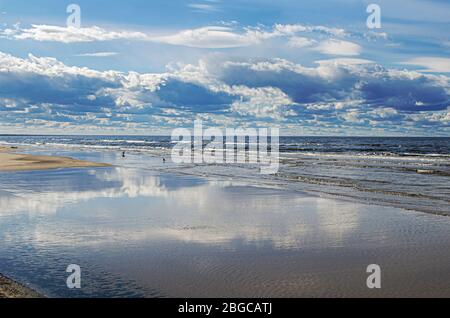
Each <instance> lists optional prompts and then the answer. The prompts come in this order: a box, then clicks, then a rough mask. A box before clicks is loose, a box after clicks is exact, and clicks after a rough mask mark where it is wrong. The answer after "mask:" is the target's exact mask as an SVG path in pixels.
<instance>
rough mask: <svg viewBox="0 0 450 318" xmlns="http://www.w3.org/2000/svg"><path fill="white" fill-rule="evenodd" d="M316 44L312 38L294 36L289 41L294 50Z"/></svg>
mask: <svg viewBox="0 0 450 318" xmlns="http://www.w3.org/2000/svg"><path fill="white" fill-rule="evenodd" d="M316 43H317V41H316V40H313V39H310V38H305V37H300V36H293V37H291V38H290V39H289V42H288V45H289V46H290V47H293V48H303V47H311V46H312V45H314V44H316Z"/></svg>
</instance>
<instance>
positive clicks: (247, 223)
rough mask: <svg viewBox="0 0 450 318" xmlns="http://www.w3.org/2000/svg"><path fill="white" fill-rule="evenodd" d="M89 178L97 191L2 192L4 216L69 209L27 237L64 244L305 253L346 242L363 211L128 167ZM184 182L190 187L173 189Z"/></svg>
mask: <svg viewBox="0 0 450 318" xmlns="http://www.w3.org/2000/svg"><path fill="white" fill-rule="evenodd" d="M89 177H90V178H94V179H95V180H93V182H95V186H96V187H97V188H98V190H94V189H92V186H90V187H89V188H91V189H90V190H82V189H81V190H79V191H73V190H71V186H67V187H61V189H55V190H54V191H43V192H40V191H39V190H38V189H33V191H25V192H24V193H15V194H11V195H5V194H4V193H0V215H4V216H8V215H11V216H13V215H14V214H20V213H31V214H33V213H37V214H43V215H44V216H45V215H48V214H55V213H56V212H58V211H60V210H61V209H64V211H68V212H69V213H65V214H62V215H56V217H55V218H52V219H49V220H45V218H42V220H37V221H36V223H35V224H33V228H32V229H29V230H31V232H32V233H22V234H23V237H25V236H27V235H29V236H30V238H29V239H30V240H31V241H32V242H35V243H37V242H39V243H38V244H57V245H61V246H95V245H101V244H114V245H117V246H124V245H126V244H136V243H138V242H142V244H144V243H143V242H149V241H174V242H179V241H182V242H188V243H194V244H208V245H221V246H226V247H227V248H231V249H232V248H234V247H237V246H240V245H248V244H250V245H261V246H263V245H264V246H266V245H270V246H273V247H275V248H301V247H302V246H308V245H310V243H311V242H312V241H318V242H321V243H325V244H341V243H343V242H345V240H346V239H348V237H349V235H351V234H352V232H353V231H354V230H355V229H357V228H358V225H359V223H358V222H359V218H358V216H359V211H358V209H359V207H360V206H358V205H355V204H354V203H345V202H337V201H333V200H327V199H320V198H314V197H305V196H302V195H300V194H298V193H293V192H283V191H280V190H274V189H263V188H259V189H258V188H253V187H248V186H236V185H233V184H232V183H205V182H195V181H191V184H190V186H188V185H189V182H185V181H182V180H183V179H181V178H180V177H174V176H162V177H158V176H153V175H148V174H145V173H143V172H142V171H139V170H132V169H123V168H115V169H108V170H98V171H97V170H92V171H91V172H90V173H89ZM89 177H87V176H86V175H85V176H84V178H89ZM82 180H83V179H82ZM91 181H92V180H91ZM178 181H179V182H178ZM48 182H51V180H49V181H48ZM180 182H181V183H183V182H185V183H186V184H185V186H178V187H172V186H170V184H171V183H175V184H177V183H178V184H179V183H180ZM69 184H70V183H69ZM101 187H104V188H101ZM27 192H28V193H27ZM105 199H115V200H105ZM125 212H126V213H125ZM67 215H70V222H67V220H66V218H67V217H68V216H67ZM4 234H5V235H7V233H4ZM17 234H19V233H17Z"/></svg>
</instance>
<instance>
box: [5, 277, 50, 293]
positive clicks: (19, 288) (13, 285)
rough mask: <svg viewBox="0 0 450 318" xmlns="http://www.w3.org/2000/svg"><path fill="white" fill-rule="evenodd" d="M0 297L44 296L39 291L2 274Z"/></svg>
mask: <svg viewBox="0 0 450 318" xmlns="http://www.w3.org/2000/svg"><path fill="white" fill-rule="evenodd" d="M0 298H42V296H41V295H40V294H38V293H37V292H35V291H33V290H31V289H29V288H27V287H25V286H23V285H21V284H19V283H17V282H15V281H13V280H11V279H9V278H6V277H4V276H2V275H0Z"/></svg>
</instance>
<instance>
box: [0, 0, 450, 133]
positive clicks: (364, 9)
mask: <svg viewBox="0 0 450 318" xmlns="http://www.w3.org/2000/svg"><path fill="white" fill-rule="evenodd" d="M72 4H74V5H76V6H70V7H69V9H70V10H68V6H69V5H72ZM371 4H375V5H376V8H379V9H380V19H379V20H378V19H377V17H376V16H374V14H376V13H377V12H374V11H372V10H369V12H368V7H369V5H371ZM78 8H79V10H80V11H79V15H78V11H77V10H78ZM369 8H370V7H369ZM368 20H369V22H370V23H368ZM374 22H379V24H378V25H377V24H374ZM374 26H375V28H374ZM449 31H450V2H448V1H446V0H372V1H362V0H328V1H317V0H314V1H312V0H305V1H295V0H278V1H273V0H272V1H268V0H246V1H243V0H240V1H238V0H227V1H224V0H198V1H195V0H192V1H190V0H187V1H186V0H169V1H168V0H155V1H148V0H127V1H104V0H97V1H95V0H94V1H93V0H90V1H87V0H86V1H85V0H82V1H81V0H78V1H77V0H73V2H71V1H61V0H36V1H25V0H13V1H12V0H0V133H3V134H5V133H19V134H47V133H48V134H140V135H156V134H170V132H171V131H172V130H173V129H174V128H179V127H186V128H191V127H193V125H194V120H196V119H201V120H203V124H204V126H205V127H218V128H225V127H230V128H232V127H233V128H235V127H254V128H257V127H278V128H280V130H281V134H283V135H300V136H301V135H308V136H311V135H317V136H319V135H328V136H330V135H343V136H450V54H449V53H450V32H449Z"/></svg>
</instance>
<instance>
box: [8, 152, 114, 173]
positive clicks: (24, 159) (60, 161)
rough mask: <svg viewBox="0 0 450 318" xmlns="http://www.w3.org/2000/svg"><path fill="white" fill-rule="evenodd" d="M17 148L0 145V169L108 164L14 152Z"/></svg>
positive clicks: (99, 165) (107, 165) (100, 165)
mask: <svg viewBox="0 0 450 318" xmlns="http://www.w3.org/2000/svg"><path fill="white" fill-rule="evenodd" d="M15 151H17V148H13V147H4V146H0V171H29V170H48V169H59V168H88V167H109V166H110V165H109V164H105V163H95V162H89V161H82V160H77V159H73V158H68V157H56V156H34V155H28V154H18V153H15Z"/></svg>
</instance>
